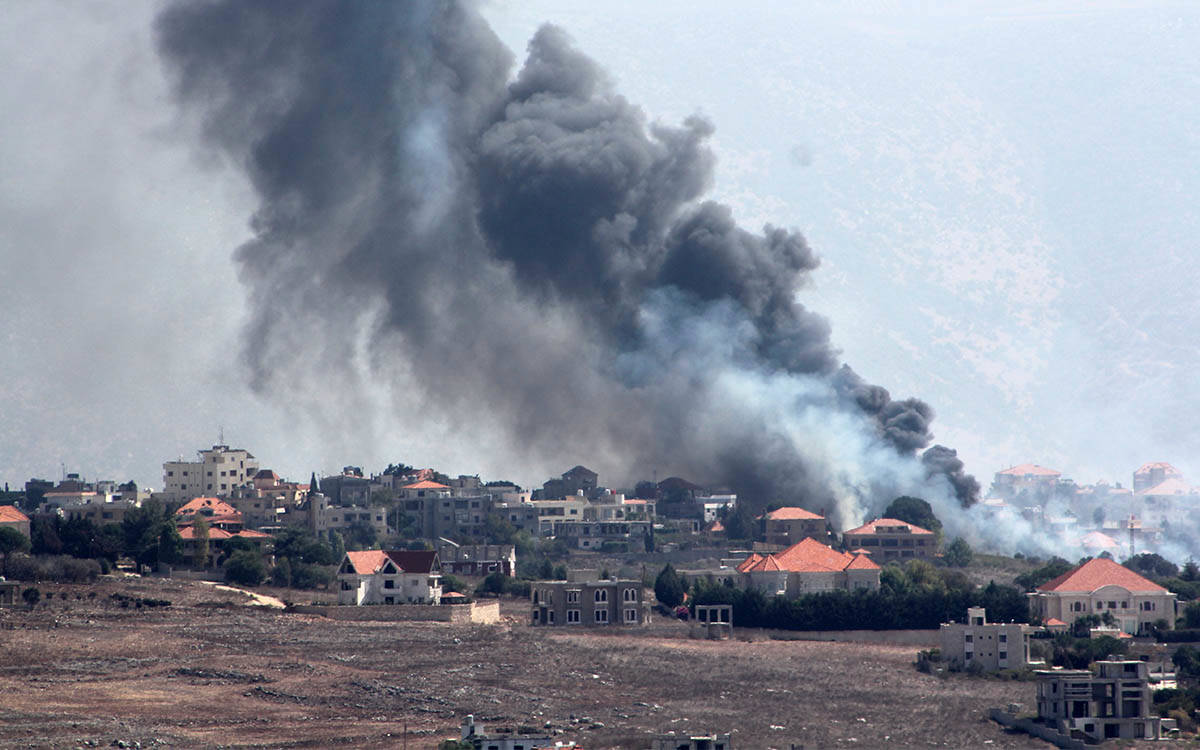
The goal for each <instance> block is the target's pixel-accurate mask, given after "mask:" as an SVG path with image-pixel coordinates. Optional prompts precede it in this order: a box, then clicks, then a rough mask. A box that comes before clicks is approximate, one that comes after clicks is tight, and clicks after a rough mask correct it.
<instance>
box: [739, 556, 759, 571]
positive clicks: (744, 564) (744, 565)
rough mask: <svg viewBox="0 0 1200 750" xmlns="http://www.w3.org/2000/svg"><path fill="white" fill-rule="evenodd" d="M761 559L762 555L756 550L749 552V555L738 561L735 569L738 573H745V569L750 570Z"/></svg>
mask: <svg viewBox="0 0 1200 750" xmlns="http://www.w3.org/2000/svg"><path fill="white" fill-rule="evenodd" d="M762 559H763V556H762V555H760V554H758V553H757V552H751V553H750V556H749V557H747V558H746V559H745V560H742V561H741V562H740V563H738V566H737V568H736V570H737V572H739V573H745V572H746V571H747V570H750V569H751V568H753V567H754V566H755V565H757V564H758V563H759V562H760V561H761V560H762Z"/></svg>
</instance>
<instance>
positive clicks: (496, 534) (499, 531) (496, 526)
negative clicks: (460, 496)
mask: <svg viewBox="0 0 1200 750" xmlns="http://www.w3.org/2000/svg"><path fill="white" fill-rule="evenodd" d="M483 533H484V536H485V537H486V538H487V543H488V544H512V543H513V537H515V536H516V534H517V529H516V527H515V526H513V525H512V522H510V521H509V520H508V519H507V518H505V517H504V516H502V515H500V514H499V513H488V514H487V518H485V519H484V520H483Z"/></svg>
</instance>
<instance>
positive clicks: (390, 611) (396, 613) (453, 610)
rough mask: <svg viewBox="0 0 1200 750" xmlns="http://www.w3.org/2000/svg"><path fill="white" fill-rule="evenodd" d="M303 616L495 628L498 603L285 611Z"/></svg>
mask: <svg viewBox="0 0 1200 750" xmlns="http://www.w3.org/2000/svg"><path fill="white" fill-rule="evenodd" d="M288 611H289V612H299V613H300V614H305V615H320V616H321V617H328V618H329V619H331V620H343V621H355V622H372V621H374V622H449V623H459V624H465V623H475V624H478V625H495V624H496V623H498V622H500V602H496V601H492V602H468V603H466V604H367V605H363V606H354V605H332V606H324V605H315V604H314V605H301V606H294V607H291V608H290V609H288Z"/></svg>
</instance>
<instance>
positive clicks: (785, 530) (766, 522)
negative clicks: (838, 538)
mask: <svg viewBox="0 0 1200 750" xmlns="http://www.w3.org/2000/svg"><path fill="white" fill-rule="evenodd" d="M762 524H763V539H764V541H766V543H767V544H778V545H779V546H781V547H786V546H788V545H789V544H795V543H796V542H798V541H800V540H801V539H806V538H811V539H816V540H817V541H819V542H822V541H829V527H828V526H827V525H826V523H825V517H824V516H820V515H817V514H816V513H813V512H812V511H808V510H805V509H804V508H779V509H777V510H773V511H771V512H770V513H767V514H765V515H763V516H762Z"/></svg>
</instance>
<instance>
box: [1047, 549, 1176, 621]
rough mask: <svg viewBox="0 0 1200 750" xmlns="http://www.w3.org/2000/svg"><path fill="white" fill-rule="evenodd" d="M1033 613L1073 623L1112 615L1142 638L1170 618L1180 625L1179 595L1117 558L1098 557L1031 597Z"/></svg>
mask: <svg viewBox="0 0 1200 750" xmlns="http://www.w3.org/2000/svg"><path fill="white" fill-rule="evenodd" d="M1028 596H1029V609H1030V612H1031V613H1032V614H1033V615H1035V616H1038V617H1041V618H1042V619H1043V620H1050V619H1051V618H1056V619H1059V620H1062V621H1063V622H1066V623H1073V622H1075V620H1077V619H1079V618H1080V617H1083V616H1084V615H1101V616H1103V615H1104V614H1105V613H1106V612H1107V613H1110V614H1112V616H1113V617H1115V618H1116V619H1117V622H1118V623H1119V624H1120V627H1121V630H1122V632H1125V633H1129V634H1131V635H1138V634H1140V633H1142V632H1144V631H1145V629H1146V627H1147V626H1149V625H1152V624H1154V623H1156V622H1158V621H1159V620H1165V621H1166V623H1167V625H1166V626H1167V628H1174V627H1175V594H1174V593H1172V592H1170V591H1168V590H1166V589H1165V588H1163V587H1162V586H1159V585H1158V584H1157V583H1154V582H1153V581H1150V580H1148V579H1146V578H1143V577H1142V576H1140V575H1138V574H1137V573H1134V572H1133V571H1132V570H1130V569H1129V568H1126V567H1124V566H1122V565H1118V564H1117V563H1115V562H1113V561H1112V560H1108V559H1106V558H1103V557H1097V558H1094V559H1092V560H1089V561H1087V562H1086V563H1084V564H1083V565H1080V566H1079V567H1078V568H1075V569H1074V570H1070V571H1067V572H1066V573H1064V574H1063V575H1061V576H1059V577H1058V578H1055V579H1054V580H1052V581H1048V582H1046V583H1044V584H1042V585H1041V586H1038V587H1037V590H1035V591H1034V592H1032V593H1030V594H1028Z"/></svg>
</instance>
